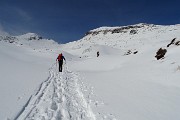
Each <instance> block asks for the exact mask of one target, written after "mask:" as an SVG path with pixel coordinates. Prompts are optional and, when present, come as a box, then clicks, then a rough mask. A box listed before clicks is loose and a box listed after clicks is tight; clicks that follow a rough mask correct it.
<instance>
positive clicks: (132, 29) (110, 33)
mask: <svg viewBox="0 0 180 120" xmlns="http://www.w3.org/2000/svg"><path fill="white" fill-rule="evenodd" d="M179 33H180V25H179V24H177V25H166V26H163V25H154V24H145V23H141V24H136V25H130V26H122V27H100V28H97V29H94V30H90V31H89V32H87V33H86V35H85V36H84V37H83V38H82V39H80V40H78V41H74V42H70V43H67V44H66V45H64V49H68V50H69V52H72V53H74V54H76V52H74V51H76V50H77V51H79V52H78V53H81V54H80V55H79V56H94V55H95V54H96V52H97V51H101V49H102V47H103V46H106V48H107V49H108V48H109V49H111V50H112V48H113V49H119V50H120V51H121V52H122V54H127V52H129V51H132V52H136V51H139V52H143V50H144V48H145V47H147V46H152V49H155V50H157V49H158V48H159V47H163V46H159V47H158V46H156V45H155V44H157V43H162V42H163V43H164V46H166V45H167V44H168V43H170V42H171V40H172V39H174V38H177V40H179V39H180V34H179ZM155 46H156V47H157V48H155ZM103 48H104V47H103ZM101 54H105V53H102V52H101Z"/></svg>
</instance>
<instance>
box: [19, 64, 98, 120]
mask: <svg viewBox="0 0 180 120" xmlns="http://www.w3.org/2000/svg"><path fill="white" fill-rule="evenodd" d="M49 72H50V77H49V78H48V79H47V81H45V82H43V83H42V85H41V87H40V89H39V91H38V92H37V93H36V94H34V95H33V96H32V97H31V99H30V101H29V103H28V104H27V106H26V107H25V108H24V111H22V113H21V114H20V115H19V116H18V117H17V119H18V120H22V119H25V120H32V119H34V120H47V119H48V120H49V119H50V120H70V119H72V120H95V116H94V114H93V112H92V110H91V108H90V106H89V105H88V104H87V102H86V100H85V99H84V97H83V94H82V93H81V92H80V90H79V85H78V84H77V81H78V76H77V74H75V73H73V72H71V71H69V70H68V68H67V66H66V67H65V69H64V71H63V72H62V73H58V72H57V69H56V66H55V64H54V65H53V67H52V68H51V69H50V70H49Z"/></svg>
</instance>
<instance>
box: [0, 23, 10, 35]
mask: <svg viewBox="0 0 180 120" xmlns="http://www.w3.org/2000/svg"><path fill="white" fill-rule="evenodd" d="M6 35H9V33H8V32H6V31H5V30H4V28H3V26H2V25H1V23H0V36H6Z"/></svg>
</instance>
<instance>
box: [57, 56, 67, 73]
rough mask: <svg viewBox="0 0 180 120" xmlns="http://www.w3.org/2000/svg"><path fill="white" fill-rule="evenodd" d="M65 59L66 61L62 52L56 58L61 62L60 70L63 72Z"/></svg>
mask: <svg viewBox="0 0 180 120" xmlns="http://www.w3.org/2000/svg"><path fill="white" fill-rule="evenodd" d="M63 59H64V60H65V61H66V59H65V57H64V56H63V54H62V53H61V54H59V56H58V57H57V59H56V60H57V61H58V62H59V72H62V65H63Z"/></svg>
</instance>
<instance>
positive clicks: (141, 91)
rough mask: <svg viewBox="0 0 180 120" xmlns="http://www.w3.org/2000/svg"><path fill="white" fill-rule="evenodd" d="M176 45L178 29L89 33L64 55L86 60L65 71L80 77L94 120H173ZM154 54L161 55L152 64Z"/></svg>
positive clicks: (179, 62)
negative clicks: (162, 52) (160, 53)
mask: <svg viewBox="0 0 180 120" xmlns="http://www.w3.org/2000/svg"><path fill="white" fill-rule="evenodd" d="M173 39H174V40H175V41H174V42H172V41H173ZM179 41H180V25H171V26H161V25H149V24H137V25H131V26H123V27H101V28H98V29H94V30H91V31H90V32H88V33H87V34H86V36H85V37H83V38H82V39H81V40H79V41H75V42H71V43H68V44H66V45H65V46H64V49H66V50H67V51H68V52H69V53H72V54H77V55H78V56H80V57H81V58H82V57H89V59H85V60H84V59H82V60H81V61H76V62H73V63H72V64H71V65H70V66H71V68H72V69H73V70H74V71H77V72H79V73H80V74H81V75H82V78H83V80H84V84H86V85H87V87H85V88H84V89H85V90H84V94H86V97H87V99H91V100H90V101H89V102H90V103H91V105H92V108H93V111H95V113H96V114H95V115H96V118H97V119H118V120H170V119H173V120H179V119H180V115H179V111H180V107H179V106H180V104H179V101H180V97H179V95H180V92H179V91H180V81H179V73H180V70H179V68H180V67H179V66H180V57H179V56H178V55H179V54H180V46H179ZM170 43H173V44H171V45H170V46H169V47H168V45H169V44H170ZM103 46H106V47H103ZM101 48H104V49H101ZM160 48H162V49H166V50H167V52H166V54H165V56H164V57H163V58H162V59H160V60H157V59H156V58H155V56H156V52H157V51H158V50H159V49H160ZM106 50H108V51H111V52H112V53H111V52H109V53H107V52H106ZM97 51H99V52H100V57H98V58H96V57H95V56H96V52H97ZM92 88H93V89H92ZM92 91H94V92H93V93H92Z"/></svg>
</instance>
